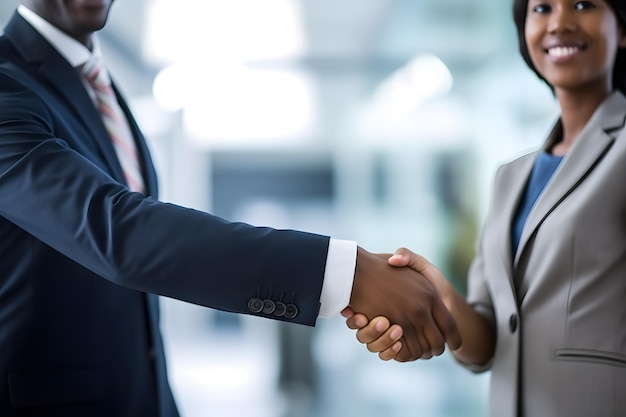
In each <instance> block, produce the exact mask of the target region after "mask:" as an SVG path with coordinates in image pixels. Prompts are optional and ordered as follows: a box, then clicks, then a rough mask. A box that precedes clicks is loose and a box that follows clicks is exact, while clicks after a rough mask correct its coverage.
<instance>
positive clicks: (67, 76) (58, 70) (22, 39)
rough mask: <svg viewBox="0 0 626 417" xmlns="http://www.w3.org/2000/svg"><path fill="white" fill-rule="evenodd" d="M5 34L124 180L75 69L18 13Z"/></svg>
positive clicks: (112, 149) (120, 178) (93, 107)
mask: <svg viewBox="0 0 626 417" xmlns="http://www.w3.org/2000/svg"><path fill="white" fill-rule="evenodd" d="M4 33H5V36H6V37H7V38H8V39H9V40H10V41H11V42H12V43H13V44H14V45H15V47H16V49H17V50H18V51H19V53H20V54H21V55H22V57H23V58H24V60H25V61H26V63H28V65H30V68H29V69H27V71H29V72H30V73H31V74H33V75H34V76H35V78H36V79H39V80H45V83H46V84H47V85H48V86H50V87H51V90H53V91H54V92H55V93H56V96H57V97H59V98H62V99H63V101H65V102H66V103H67V106H68V108H70V109H71V110H72V111H73V112H74V114H75V115H76V117H77V119H78V120H81V121H82V122H83V125H84V127H85V128H86V129H87V130H88V131H89V132H90V133H91V136H92V137H93V138H95V139H96V144H97V147H98V149H99V151H100V156H101V157H102V160H104V161H105V162H106V164H107V168H108V169H109V174H110V175H112V176H113V177H114V178H116V179H117V180H119V181H122V182H124V181H125V179H124V172H123V171H122V167H121V165H120V163H119V160H118V158H117V155H116V154H115V148H114V147H113V144H112V142H111V138H110V136H109V134H108V132H107V130H106V127H105V126H104V123H103V122H102V119H101V118H100V114H99V113H98V111H97V110H96V108H95V106H94V105H93V102H92V101H91V98H90V97H89V94H88V93H87V91H86V90H85V87H84V85H83V84H82V81H81V79H80V76H79V74H78V72H77V71H76V69H74V68H72V67H71V66H70V64H69V63H68V62H67V61H66V60H65V59H64V58H63V57H62V56H61V55H59V53H58V52H57V51H56V50H55V49H54V48H53V47H52V46H51V45H50V44H49V43H48V42H47V41H46V40H45V39H44V38H43V37H42V36H41V35H40V34H39V33H38V32H37V31H36V30H35V29H33V28H32V26H30V24H28V23H27V22H26V21H25V20H24V19H23V18H22V17H21V16H20V15H19V14H17V13H15V14H14V15H13V17H12V18H11V20H10V22H9V23H8V25H7V26H6V28H5V31H4ZM34 38H36V39H34ZM33 40H35V41H33ZM27 44H28V45H27ZM33 45H34V46H33ZM85 139H87V138H85Z"/></svg>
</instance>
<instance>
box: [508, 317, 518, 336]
mask: <svg viewBox="0 0 626 417" xmlns="http://www.w3.org/2000/svg"><path fill="white" fill-rule="evenodd" d="M509 329H511V333H515V330H517V314H511V317H509Z"/></svg>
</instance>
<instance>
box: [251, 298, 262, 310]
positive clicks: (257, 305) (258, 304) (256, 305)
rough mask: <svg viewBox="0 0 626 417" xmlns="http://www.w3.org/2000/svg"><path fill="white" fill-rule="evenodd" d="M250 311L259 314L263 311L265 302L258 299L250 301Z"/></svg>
mask: <svg viewBox="0 0 626 417" xmlns="http://www.w3.org/2000/svg"><path fill="white" fill-rule="evenodd" d="M248 309H249V310H250V311H252V312H253V313H259V312H261V310H263V300H261V299H260V298H258V297H254V298H251V299H250V301H248Z"/></svg>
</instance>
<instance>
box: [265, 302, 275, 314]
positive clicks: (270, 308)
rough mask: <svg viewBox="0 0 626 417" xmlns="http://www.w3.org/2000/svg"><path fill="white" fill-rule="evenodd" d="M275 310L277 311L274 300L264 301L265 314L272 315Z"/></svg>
mask: <svg viewBox="0 0 626 417" xmlns="http://www.w3.org/2000/svg"><path fill="white" fill-rule="evenodd" d="M274 310H276V304H275V303H274V302H273V301H272V300H270V299H265V300H263V313H265V314H272V313H273V312H274Z"/></svg>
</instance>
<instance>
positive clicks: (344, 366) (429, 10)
mask: <svg viewBox="0 0 626 417" xmlns="http://www.w3.org/2000/svg"><path fill="white" fill-rule="evenodd" d="M17 4H18V0H2V2H0V20H1V21H2V23H3V24H4V22H6V20H7V19H8V18H9V17H10V15H11V13H12V12H13V10H14V8H15V7H16V5H17ZM101 35H102V36H101V40H102V43H103V46H104V49H105V56H106V58H107V60H108V63H109V66H110V67H111V71H112V73H113V75H114V78H116V80H117V82H118V84H120V85H121V86H122V89H123V90H124V91H125V93H126V95H127V97H128V99H129V100H130V102H131V104H132V107H133V109H134V111H135V113H136V115H137V117H138V119H139V121H140V125H141V126H142V128H143V130H144V131H145V133H146V135H147V136H148V138H149V140H150V145H151V148H152V150H153V152H154V157H155V160H156V163H157V166H158V169H159V176H160V180H161V184H162V187H161V189H162V198H163V199H164V200H167V201H171V202H175V203H179V204H183V205H187V206H191V207H195V208H198V209H202V210H208V211H211V212H213V213H215V214H217V215H219V216H222V217H225V218H227V219H231V220H237V221H246V222H249V223H252V224H256V225H267V226H273V227H278V228H297V229H304V230H308V231H313V232H318V233H324V234H330V235H332V236H334V237H336V238H343V239H350V240H356V241H358V243H359V244H360V245H361V246H364V247H365V248H367V249H369V250H371V251H377V252H389V251H393V250H394V249H395V248H397V247H399V246H407V247H409V248H412V249H414V250H415V251H417V252H420V253H422V254H424V255H426V256H427V257H428V258H430V259H431V261H433V262H434V263H436V264H438V265H440V267H441V268H442V269H443V270H444V271H445V272H446V273H447V275H448V276H449V277H450V278H451V279H453V280H454V282H455V284H456V285H457V287H458V288H459V289H460V290H461V291H464V289H465V286H464V282H465V272H466V269H467V266H468V263H469V261H470V260H471V257H472V255H473V253H474V240H475V238H476V235H477V233H478V230H479V227H480V224H481V221H482V218H483V217H484V215H485V210H486V206H487V203H488V198H489V191H490V185H491V180H492V177H493V174H494V172H495V169H496V167H497V166H498V164H500V163H502V162H504V161H507V160H510V159H512V158H514V157H516V156H518V155H520V154H521V153H523V152H525V151H527V150H528V149H530V148H533V147H536V146H537V145H538V144H540V143H541V142H542V141H543V139H544V137H545V135H546V133H547V130H548V128H549V125H550V123H551V121H552V120H553V118H554V117H555V115H556V108H555V104H554V102H553V100H552V98H551V95H550V93H549V91H548V89H547V88H546V87H545V86H544V85H542V84H541V83H540V82H539V81H538V80H537V79H536V78H535V77H534V76H533V75H532V74H531V73H530V71H529V70H528V69H527V68H526V67H525V65H524V64H523V62H522V60H521V58H520V57H519V54H518V50H517V39H516V34H515V30H514V25H513V22H512V18H511V12H510V1H508V0H507V1H502V0H485V1H480V2H468V1H466V0H366V1H363V0H118V1H116V2H115V5H114V7H113V12H112V15H111V18H110V21H109V24H108V26H107V28H106V29H105V30H104V31H103V32H102V34H101ZM242 262H245V259H242ZM294 278H295V279H297V277H294ZM162 306H163V313H164V314H163V317H164V319H163V324H162V325H163V331H164V335H165V338H166V339H165V342H166V346H167V350H168V354H169V367H170V368H169V371H170V378H171V384H172V387H173V390H174V392H175V395H176V397H177V400H178V403H179V406H180V409H181V412H182V414H183V415H184V416H185V417H201V416H211V417H233V416H247V417H409V416H420V417H448V416H449V417H452V416H455V417H472V416H484V415H486V410H487V407H486V402H487V385H488V381H489V375H488V374H482V375H474V374H471V373H470V372H468V371H466V370H465V369H463V368H461V367H459V366H458V365H456V363H455V362H454V360H453V359H452V357H451V356H450V355H449V354H447V353H446V354H444V355H443V356H442V357H438V358H435V359H432V360H429V361H423V362H413V363H405V364H399V363H395V362H382V361H380V360H379V359H378V358H377V356H376V355H373V354H370V353H369V352H367V350H366V349H365V348H364V347H363V346H362V345H360V344H358V343H357V342H356V341H355V337H354V334H353V332H352V331H349V330H348V329H347V328H346V327H345V324H344V322H343V320H342V319H341V318H340V317H337V318H333V319H320V320H319V321H318V326H317V327H316V328H307V327H301V326H294V325H289V324H281V323H277V322H273V321H268V320H262V319H258V318H254V317H248V316H236V315H232V314H228V313H223V312H217V311H213V310H208V309H204V308H200V307H197V306H192V305H188V304H184V303H181V302H178V301H173V300H168V299H163V300H162Z"/></svg>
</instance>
